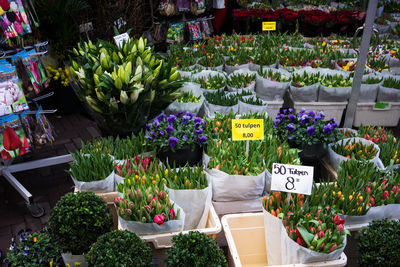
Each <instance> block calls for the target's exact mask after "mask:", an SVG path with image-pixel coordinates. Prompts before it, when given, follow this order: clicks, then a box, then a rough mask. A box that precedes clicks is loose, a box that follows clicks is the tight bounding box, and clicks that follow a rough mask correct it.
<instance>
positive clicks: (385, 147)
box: [379, 137, 400, 166]
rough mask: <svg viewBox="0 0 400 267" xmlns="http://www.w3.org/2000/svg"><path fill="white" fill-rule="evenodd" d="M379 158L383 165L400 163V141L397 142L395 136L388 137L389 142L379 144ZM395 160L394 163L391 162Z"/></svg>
mask: <svg viewBox="0 0 400 267" xmlns="http://www.w3.org/2000/svg"><path fill="white" fill-rule="evenodd" d="M379 149H380V150H381V151H380V154H379V158H380V159H381V160H382V163H383V165H385V166H390V165H391V164H399V163H400V143H399V142H396V139H395V138H394V137H391V138H389V139H388V141H387V142H385V143H381V144H379ZM392 161H393V163H391V162H392Z"/></svg>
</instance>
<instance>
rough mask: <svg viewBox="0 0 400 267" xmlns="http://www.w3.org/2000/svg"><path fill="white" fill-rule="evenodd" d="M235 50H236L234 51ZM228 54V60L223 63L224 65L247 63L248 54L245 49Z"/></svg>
mask: <svg viewBox="0 0 400 267" xmlns="http://www.w3.org/2000/svg"><path fill="white" fill-rule="evenodd" d="M235 50H236V49H235ZM235 50H233V51H231V53H229V55H228V58H227V59H226V61H225V64H226V65H229V66H235V65H243V64H247V63H249V58H250V57H249V52H248V50H247V49H237V50H236V51H235Z"/></svg>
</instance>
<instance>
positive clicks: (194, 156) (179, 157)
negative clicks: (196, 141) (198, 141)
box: [157, 145, 203, 167]
mask: <svg viewBox="0 0 400 267" xmlns="http://www.w3.org/2000/svg"><path fill="white" fill-rule="evenodd" d="M202 155H203V148H202V147H200V146H199V145H196V146H195V147H194V150H193V151H192V149H191V147H190V146H185V147H183V148H182V149H178V150H176V151H175V152H174V151H172V150H168V151H163V152H157V157H158V158H159V159H160V160H161V161H162V162H163V163H166V162H167V161H168V164H169V165H170V166H173V165H174V164H175V166H176V167H183V166H185V165H186V163H188V164H189V165H190V166H194V165H199V164H201V157H202Z"/></svg>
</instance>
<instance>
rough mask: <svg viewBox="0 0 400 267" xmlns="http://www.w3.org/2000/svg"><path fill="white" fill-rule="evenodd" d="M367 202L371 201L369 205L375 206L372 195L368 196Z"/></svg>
mask: <svg viewBox="0 0 400 267" xmlns="http://www.w3.org/2000/svg"><path fill="white" fill-rule="evenodd" d="M369 203H371V207H373V206H375V199H374V198H373V197H370V198H369Z"/></svg>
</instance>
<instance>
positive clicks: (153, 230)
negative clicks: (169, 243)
mask: <svg viewBox="0 0 400 267" xmlns="http://www.w3.org/2000/svg"><path fill="white" fill-rule="evenodd" d="M171 203H174V202H173V201H172V200H171ZM178 210H179V212H180V213H179V220H170V221H167V222H165V223H164V224H163V225H162V226H160V225H158V224H156V223H154V222H153V223H142V222H136V221H126V220H124V219H122V218H121V217H120V216H119V215H118V222H119V225H120V227H121V229H122V230H128V231H129V232H132V233H135V234H137V235H139V236H142V235H155V234H161V233H171V232H181V231H183V227H184V225H185V212H184V211H183V209H182V208H181V207H179V205H177V204H176V203H175V205H174V211H175V214H176V215H178Z"/></svg>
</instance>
